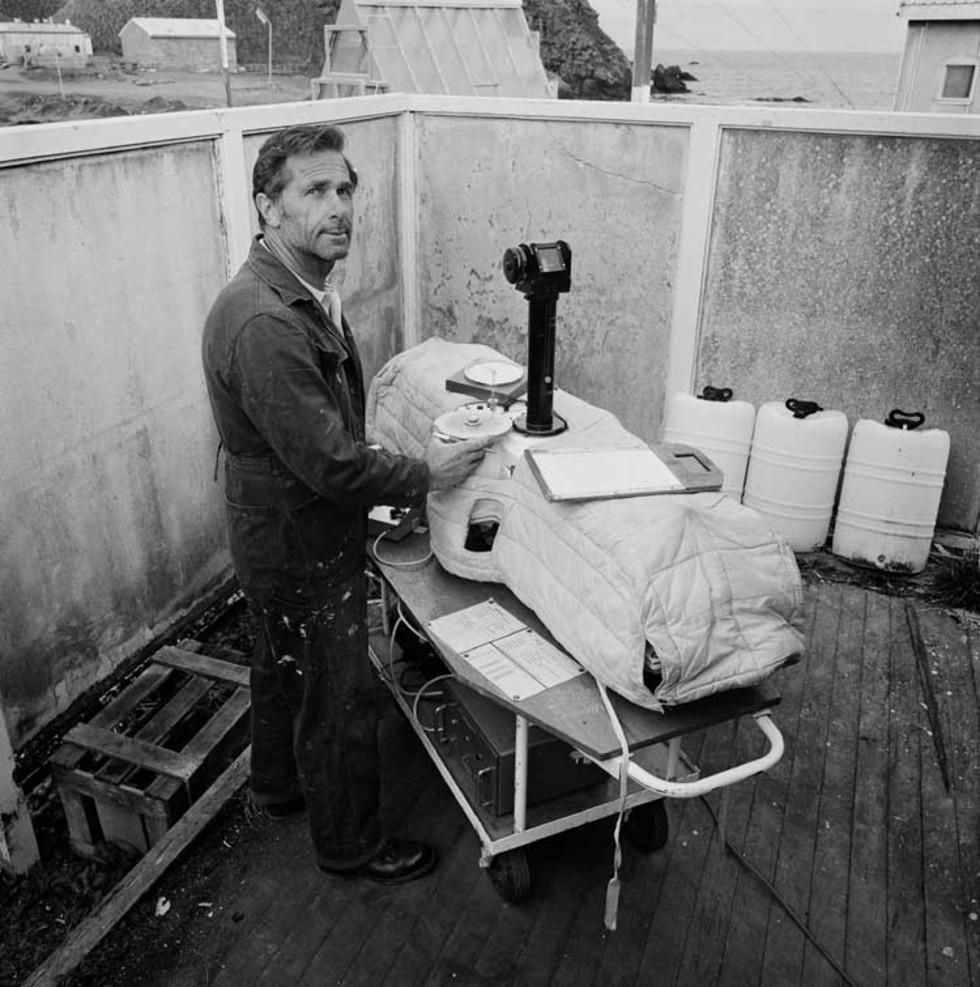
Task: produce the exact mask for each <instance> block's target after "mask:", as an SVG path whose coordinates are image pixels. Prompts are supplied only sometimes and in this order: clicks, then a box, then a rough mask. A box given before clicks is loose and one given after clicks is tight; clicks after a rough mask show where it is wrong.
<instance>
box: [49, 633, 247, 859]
mask: <svg viewBox="0 0 980 987" xmlns="http://www.w3.org/2000/svg"><path fill="white" fill-rule="evenodd" d="M181 644H182V646H181V647H164V648H161V649H160V651H158V652H157V653H156V654H154V655H153V657H152V658H151V659H150V662H149V664H148V665H147V667H146V668H145V669H144V670H143V671H142V672H141V673H140V674H139V675H138V676H137V677H136V678H135V679H134V680H133V681H132V682H131V683H130V684H129V685H128V686H127V687H126V688H125V689H123V690H122V691H121V692H120V693H119V695H118V696H116V697H115V698H114V699H113V700H112V701H111V702H110V703H108V704H107V705H106V706H105V707H104V708H103V709H102V710H101V711H100V712H99V713H98V714H97V715H96V716H95V717H94V718H93V719H92V720H91V722H89V723H80V724H78V725H76V726H75V727H73V728H72V729H71V730H69V731H68V733H67V734H66V735H65V739H64V743H63V744H62V745H61V746H60V747H59V748H58V750H57V751H56V752H55V753H54V755H53V756H52V758H51V762H50V763H51V771H52V775H53V777H54V780H55V783H56V784H57V786H58V794H59V795H60V797H61V804H62V806H63V808H64V811H65V816H66V818H67V820H68V829H69V834H70V838H71V844H72V847H73V849H74V850H75V851H76V852H77V853H80V854H82V855H84V856H92V855H93V854H94V853H95V852H96V851H97V849H98V847H99V844H101V843H103V842H108V843H115V844H121V845H125V846H128V847H131V848H134V849H136V850H138V851H140V852H145V851H146V850H148V849H149V848H150V847H151V846H153V844H154V843H156V842H157V841H158V840H159V839H160V838H161V837H162V836H163V834H164V833H165V832H166V831H167V830H168V829H169V827H170V826H171V825H172V824H173V823H174V822H175V821H176V820H177V819H179V818H180V816H181V815H182V814H183V813H184V812H185V811H186V810H187V808H188V807H189V806H190V805H191V804H192V803H193V802H194V801H195V800H196V799H197V797H198V796H199V795H200V794H201V793H202V792H203V791H204V790H205V789H206V788H207V787H208V785H210V784H211V782H213V781H214V779H215V778H216V777H217V776H218V775H219V774H220V773H221V771H222V770H224V768H225V767H227V766H228V764H229V763H230V762H231V761H232V760H233V759H234V758H235V757H236V756H237V755H238V753H240V751H241V750H242V749H243V748H244V746H245V744H246V743H247V742H248V732H249V722H248V714H249V692H248V668H247V667H246V666H244V665H236V664H234V663H232V662H228V661H223V660H221V659H218V658H211V657H207V656H205V655H201V654H197V653H196V652H195V651H194V650H192V649H193V648H195V647H198V645H197V643H196V642H181Z"/></svg>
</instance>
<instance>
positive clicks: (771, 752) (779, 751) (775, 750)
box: [595, 710, 786, 799]
mask: <svg viewBox="0 0 980 987" xmlns="http://www.w3.org/2000/svg"><path fill="white" fill-rule="evenodd" d="M753 718H754V719H755V723H756V726H758V728H759V729H760V730H761V731H762V733H763V734H764V735H765V737H766V739H767V740H768V741H769V749H768V750H767V751H766V753H765V754H763V755H762V756H761V757H757V758H755V759H754V760H752V761H746V762H745V763H744V764H736V765H734V766H733V767H731V768H727V769H726V770H724V771H719V772H717V773H716V774H713V775H708V777H707V778H698V779H696V780H695V781H668V780H667V779H666V778H658V777H657V776H656V775H653V774H651V773H650V772H649V771H647V770H646V769H644V768H641V767H640V766H639V765H638V764H636V763H635V762H634V761H633V760H632V759H630V762H629V767H628V769H627V771H628V774H629V777H630V778H631V779H632V780H633V781H635V782H636V783H637V784H638V785H642V786H643V787H644V788H646V789H647V790H649V791H651V792H655V793H656V794H658V795H662V796H665V797H667V798H677V799H691V798H699V797H700V796H702V795H707V794H708V793H709V792H713V791H715V789H718V788H724V787H725V786H726V785H734V784H736V783H737V782H739V781H744V780H745V779H746V778H751V777H752V775H757V774H761V773H762V772H763V771H768V770H769V769H770V768H771V767H773V766H774V765H776V764H778V763H779V760H780V758H782V756H783V751H784V750H785V747H786V745H785V743H784V741H783V735H782V733H780V731H779V727H777V726H776V724H775V723H773V722H772V717H771V716H770V714H769V710H762V711H761V712H758V713H754V714H753ZM595 763H596V764H598V765H599V766H600V767H601V768H603V769H604V770H605V771H608V772H609V774H611V775H612V776H613V777H614V778H615V777H618V776H619V766H620V764H621V763H622V756H621V755H620V756H619V757H611V758H607V759H606V760H603V761H596V762H595Z"/></svg>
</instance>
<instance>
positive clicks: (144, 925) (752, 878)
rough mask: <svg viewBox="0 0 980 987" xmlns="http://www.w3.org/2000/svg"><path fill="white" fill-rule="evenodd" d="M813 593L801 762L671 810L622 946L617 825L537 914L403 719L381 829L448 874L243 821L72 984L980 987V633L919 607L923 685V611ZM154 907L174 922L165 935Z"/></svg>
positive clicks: (735, 746) (562, 858)
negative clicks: (378, 869)
mask: <svg viewBox="0 0 980 987" xmlns="http://www.w3.org/2000/svg"><path fill="white" fill-rule="evenodd" d="M807 599H808V619H809V634H808V653H807V656H806V659H805V661H804V662H803V663H801V664H799V665H797V666H794V667H792V668H788V669H785V670H782V671H781V672H780V673H779V674H778V677H777V679H776V684H777V685H778V687H779V689H780V690H781V692H782V695H783V702H782V704H781V706H780V707H779V708H778V709H777V711H776V715H775V719H776V722H777V723H778V725H779V727H780V728H781V730H782V731H783V733H784V735H785V737H786V740H787V751H786V755H785V757H784V758H783V760H782V761H781V762H780V764H779V765H778V766H777V767H776V768H775V769H774V770H773V771H772V772H771V773H770V774H768V775H765V776H762V777H759V778H758V779H755V780H752V781H749V782H745V783H743V784H741V785H739V786H736V787H734V788H732V789H729V790H728V796H727V799H722V798H721V797H720V796H717V795H715V796H711V797H709V799H708V801H707V803H705V802H703V801H701V800H691V801H675V802H671V803H670V804H669V806H668V813H669V819H670V827H671V837H670V840H669V842H668V844H667V846H666V847H665V848H664V849H663V850H661V851H660V852H658V853H654V854H652V855H649V856H643V855H640V854H637V853H636V852H635V851H633V850H632V849H631V848H629V847H627V848H626V851H625V856H626V859H625V864H624V868H623V878H624V883H623V888H622V897H621V903H620V911H619V927H618V929H617V931H616V932H613V933H610V932H607V931H606V930H605V929H604V927H603V922H602V915H603V902H604V895H605V887H606V882H607V881H608V879H609V877H610V872H611V866H612V851H613V844H612V829H611V825H610V823H609V822H599V823H593V824H591V825H589V826H586V827H583V828H580V829H578V830H574V831H571V832H568V833H564V834H559V835H558V836H555V837H553V838H551V839H549V840H546V841H543V842H540V843H537V844H535V845H534V846H532V848H531V862H532V880H533V885H534V891H533V896H532V897H531V899H530V900H529V901H527V902H526V903H524V904H521V905H517V906H515V905H508V904H505V903H504V902H503V901H501V900H500V898H498V896H497V895H496V893H495V891H494V890H493V888H492V887H491V885H490V883H489V881H488V880H487V879H486V877H485V876H484V875H483V874H482V872H481V871H480V870H479V869H478V867H477V858H478V855H479V844H478V840H477V838H476V836H475V834H474V832H473V830H472V828H471V827H470V825H469V824H468V823H467V821H466V819H465V817H464V816H463V814H462V812H461V811H460V809H459V807H458V806H457V804H456V802H455V801H454V799H453V797H452V796H451V794H450V793H449V791H448V789H447V787H446V786H445V784H444V783H443V782H442V780H441V778H440V777H439V775H438V774H437V773H436V771H435V770H434V768H433V767H432V765H431V763H430V762H429V760H428V758H427V756H426V755H425V754H424V752H423V751H422V749H421V747H420V745H419V744H418V742H417V740H416V738H415V736H414V734H413V733H412V731H411V730H410V728H409V727H408V726H407V724H405V722H404V721H403V720H402V719H401V717H400V715H399V714H397V713H394V712H393V713H392V715H391V716H390V717H388V718H386V720H385V751H386V753H385V770H386V784H387V797H386V809H385V811H386V814H387V815H388V816H389V818H390V820H391V821H392V822H393V823H395V824H397V826H398V829H399V831H400V832H402V833H403V834H406V835H417V836H419V837H424V838H427V839H429V840H431V841H433V842H434V843H435V844H436V845H437V846H438V848H439V851H440V854H441V858H442V859H441V862H440V866H439V867H438V869H437V870H436V871H435V872H434V873H433V874H431V875H430V876H428V877H427V878H425V879H423V880H421V881H418V882H415V883H413V884H409V885H405V886H404V887H401V888H380V887H377V886H373V885H370V884H366V883H361V882H350V881H342V880H337V879H328V878H325V877H323V876H321V875H319V874H318V873H317V872H316V871H315V870H314V869H313V867H312V866H311V855H310V851H309V846H308V839H307V835H306V831H305V823H304V821H303V820H302V819H298V820H290V821H284V822H277V823H271V822H262V823H261V824H258V825H251V826H250V825H246V824H244V823H242V822H241V819H240V816H241V812H240V811H238V812H237V815H236V810H234V809H232V810H230V811H229V812H226V813H225V814H224V817H223V820H222V819H219V820H218V822H217V824H216V826H214V827H212V830H211V831H209V833H208V834H206V835H205V836H204V837H202V838H201V840H200V841H199V842H198V844H196V845H195V847H194V848H192V850H191V851H190V852H189V854H188V855H187V857H186V858H185V859H184V860H183V861H182V862H181V863H180V864H178V865H176V866H175V867H174V868H172V870H171V871H170V872H168V874H167V875H166V877H165V878H164V880H163V881H162V883H161V885H160V886H159V887H158V888H157V889H156V890H155V892H154V894H153V896H152V899H153V900H151V901H148V902H145V903H141V905H140V906H139V907H138V908H136V909H134V910H133V912H131V914H130V916H129V917H128V918H127V919H126V921H125V922H124V923H123V924H122V925H121V926H120V927H118V928H117V930H116V931H115V932H114V933H113V934H112V935H110V937H109V938H108V939H107V940H106V941H105V942H104V943H103V944H102V946H100V947H99V949H98V950H96V951H95V952H94V953H93V954H92V955H91V956H90V957H89V959H88V960H87V961H86V963H85V964H84V965H83V966H82V967H81V968H80V970H79V971H78V973H77V974H76V976H75V977H73V978H72V979H71V983H75V984H85V983H99V984H100V985H103V987H109V985H110V984H116V983H117V984H140V985H156V984H161V985H162V984H167V985H199V984H200V985H203V984H209V985H214V987H242V985H246V984H261V985H273V987H292V985H303V987H306V985H309V987H313V985H317V987H318V985H324V984H334V983H343V984H357V985H361V984H363V985H379V984H390V985H396V987H403V985H408V984H463V985H471V984H472V985H482V984H528V985H530V984H556V985H562V987H564V985H575V984H604V985H631V984H636V985H657V987H660V985H670V984H680V985H707V984H725V985H729V984H730V985H743V984H764V985H778V987H786V985H794V984H800V985H806V987H810V985H823V984H840V983H847V982H852V983H854V984H860V985H862V987H864V985H867V987H872V985H885V984H887V985H890V987H891V985H905V984H908V985H921V984H936V985H952V987H959V985H964V987H965V985H968V984H971V983H978V982H980V921H978V919H977V913H978V912H980V777H978V765H980V714H978V708H980V704H978V695H980V689H978V682H980V627H978V626H977V625H976V624H973V625H972V626H971V624H970V623H959V622H957V620H956V619H954V617H953V616H951V615H950V614H949V613H944V612H940V611H936V610H930V609H927V608H924V607H923V606H922V605H921V604H916V605H915V610H916V613H917V615H918V621H917V622H918V625H919V626H920V627H921V636H922V640H923V642H924V645H925V652H924V653H925V655H926V657H927V664H928V668H927V670H926V672H927V674H926V679H927V680H928V681H929V683H930V686H931V689H929V690H926V689H924V688H923V685H922V682H921V681H920V676H919V673H918V663H917V661H916V654H915V649H914V647H913V638H912V637H910V630H909V621H908V617H907V613H906V603H905V601H904V600H901V599H897V598H894V597H887V596H883V595H879V594H876V593H872V592H868V591H865V590H863V589H861V588H858V587H855V586H850V585H846V584H841V583H824V582H818V583H814V584H811V585H810V586H809V587H808V590H807ZM913 623H915V621H913ZM930 693H931V694H930ZM932 696H934V697H935V704H934V706H933V703H932ZM931 711H932V712H934V714H935V715H930V713H931ZM937 727H938V730H937ZM756 735H757V733H756V731H755V730H754V728H751V727H749V726H747V725H745V726H742V727H726V728H715V729H713V730H712V731H710V732H708V733H707V734H705V735H704V736H699V737H695V738H692V739H691V741H690V742H688V743H687V744H686V745H685V749H686V752H687V753H688V755H689V756H691V757H692V759H693V760H695V761H696V762H697V763H698V764H700V766H701V768H702V771H703V772H705V773H707V772H711V771H714V770H718V769H720V768H723V767H725V766H727V765H728V764H729V763H730V762H731V760H732V759H733V758H737V759H743V758H744V757H745V756H746V755H747V754H748V753H749V752H750V751H752V750H755V749H756V747H757V746H758V745H757V742H756V741H755V739H754V737H755V736H756ZM943 761H945V763H946V772H947V775H948V779H949V783H950V784H949V790H948V791H947V788H946V786H945V785H944V781H943V771H942V764H943ZM725 802H727V804H725V805H723V803H725ZM723 808H724V813H723V815H724V835H725V837H726V838H727V840H728V842H729V843H730V844H731V845H732V846H733V847H735V848H738V850H739V851H741V852H742V853H744V855H745V857H746V858H747V860H748V861H749V862H750V863H751V865H752V866H753V868H754V869H755V870H756V871H757V872H758V874H759V875H760V876H761V877H762V878H764V879H765V880H766V881H769V882H771V883H772V885H773V886H774V888H775V892H776V894H775V895H774V894H773V893H771V892H770V890H768V889H767V888H766V887H765V886H764V884H763V882H762V880H760V878H759V876H756V875H754V874H753V873H751V872H750V871H749V870H748V869H746V868H744V867H743V866H742V865H740V863H739V862H738V861H737V860H736V858H735V857H734V856H733V855H732V854H731V853H729V852H727V851H726V849H725V847H724V845H723V844H724V841H723V839H722V837H721V834H720V831H719V829H718V826H717V825H716V823H715V821H714V818H713V813H714V814H718V813H720V812H722V810H723ZM777 895H778V899H777ZM158 897H165V898H167V900H168V901H169V902H170V904H171V908H170V911H168V912H167V914H166V915H164V916H160V917H158V916H156V915H155V914H154V903H155V902H156V900H157V899H158ZM791 915H795V916H796V917H797V918H798V919H799V921H800V922H801V923H803V924H805V926H806V927H807V930H808V933H809V935H807V934H805V933H804V932H803V931H802V930H801V929H800V927H799V925H798V924H797V923H796V922H795V921H794V920H793V918H792V917H791ZM828 957H829V958H830V959H828ZM831 960H832V961H833V963H835V964H836V965H837V968H836V969H835V966H834V965H833V963H832V962H831ZM110 970H111V971H112V974H111V975H110V974H109V973H108V972H107V971H110ZM840 971H846V974H845V973H841V972H840Z"/></svg>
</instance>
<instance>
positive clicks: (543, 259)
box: [534, 243, 565, 274]
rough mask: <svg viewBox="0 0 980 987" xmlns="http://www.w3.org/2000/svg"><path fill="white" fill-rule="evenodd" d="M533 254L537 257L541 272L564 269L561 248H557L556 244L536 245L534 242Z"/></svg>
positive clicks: (553, 271) (550, 272)
mask: <svg viewBox="0 0 980 987" xmlns="http://www.w3.org/2000/svg"><path fill="white" fill-rule="evenodd" d="M534 252H535V254H536V256H537V258H538V267H540V268H541V273H542V274H554V273H556V272H558V271H564V270H565V261H564V259H563V258H562V255H561V250H559V248H558V244H557V243H555V244H549V245H548V246H538V245H537V244H535V251H534Z"/></svg>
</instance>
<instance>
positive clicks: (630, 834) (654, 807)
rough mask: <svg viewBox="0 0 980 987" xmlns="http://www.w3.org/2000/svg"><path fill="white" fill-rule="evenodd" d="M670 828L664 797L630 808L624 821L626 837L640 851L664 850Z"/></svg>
mask: <svg viewBox="0 0 980 987" xmlns="http://www.w3.org/2000/svg"><path fill="white" fill-rule="evenodd" d="M669 830H670V823H669V822H668V820H667V806H666V804H665V803H664V800H663V799H657V800H656V801H655V802H644V803H643V805H638V806H636V807H635V808H633V809H631V810H630V813H629V815H628V816H627V817H626V819H625V821H624V823H623V831H624V833H625V834H626V838H627V839H628V840H629V841H630V844H631V845H632V846H633V848H634V849H635V850H638V851H639V852H640V853H653V852H654V851H656V850H662V849H663V847H664V846H665V845H666V843H667V834H668V832H669Z"/></svg>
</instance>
